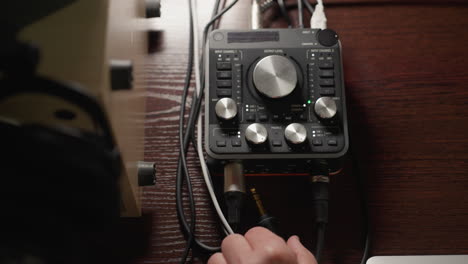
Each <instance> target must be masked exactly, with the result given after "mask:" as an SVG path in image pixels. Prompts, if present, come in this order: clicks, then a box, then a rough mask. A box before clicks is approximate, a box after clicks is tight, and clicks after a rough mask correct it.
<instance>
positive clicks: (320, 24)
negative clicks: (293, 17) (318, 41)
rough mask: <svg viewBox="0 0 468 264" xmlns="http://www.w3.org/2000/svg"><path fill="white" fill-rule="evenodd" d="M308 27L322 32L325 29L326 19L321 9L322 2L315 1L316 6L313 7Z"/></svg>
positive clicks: (322, 8)
mask: <svg viewBox="0 0 468 264" xmlns="http://www.w3.org/2000/svg"><path fill="white" fill-rule="evenodd" d="M310 27H311V28H318V29H322V30H323V29H326V28H327V17H326V16H325V10H324V7H323V1H322V0H317V5H316V6H315V10H314V13H313V14H312V17H311V18H310Z"/></svg>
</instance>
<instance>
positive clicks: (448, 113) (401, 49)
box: [137, 0, 468, 264]
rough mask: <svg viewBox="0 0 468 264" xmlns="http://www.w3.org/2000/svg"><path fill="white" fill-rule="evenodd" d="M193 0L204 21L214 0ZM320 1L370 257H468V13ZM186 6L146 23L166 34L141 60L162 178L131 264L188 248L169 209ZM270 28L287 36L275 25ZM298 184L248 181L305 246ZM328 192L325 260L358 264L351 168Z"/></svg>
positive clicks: (146, 195)
mask: <svg viewBox="0 0 468 264" xmlns="http://www.w3.org/2000/svg"><path fill="white" fill-rule="evenodd" d="M199 2H200V4H199V5H200V6H199V11H200V13H201V16H202V21H206V19H207V17H208V16H209V14H210V13H211V5H212V2H213V1H205V0H203V1H199ZM288 2H290V3H293V2H295V1H288ZM327 2H330V4H329V5H327V6H326V7H327V8H326V12H327V16H328V25H329V27H330V28H332V29H334V30H335V31H337V32H338V33H339V35H340V37H341V40H342V45H343V54H344V58H343V61H344V72H345V81H346V89H347V91H346V92H347V102H348V111H349V119H350V122H351V123H352V127H351V128H352V130H353V131H354V134H355V135H356V140H355V142H353V147H354V148H356V150H357V152H358V156H359V159H360V160H361V163H362V165H363V168H364V169H363V174H364V177H365V178H366V185H367V190H368V196H369V202H370V213H371V224H372V230H373V235H372V240H373V245H372V251H371V254H372V255H403V254H468V136H467V135H468V132H467V131H468V84H467V82H468V66H467V63H468V48H467V47H468V4H464V2H463V1H411V2H410V1H372V0H367V1H357V0H355V1H353V0H341V1H339V0H334V1H332V0H330V1H325V3H327ZM186 3H187V1H186V0H171V1H163V10H162V12H163V13H162V18H161V19H156V20H155V21H154V25H153V27H154V28H156V29H159V30H162V31H163V32H162V34H161V35H160V37H161V38H160V39H159V41H158V43H153V44H154V46H155V47H154V51H155V52H154V53H153V54H152V55H150V56H148V58H147V60H146V61H144V62H143V63H144V64H145V68H146V72H145V74H146V75H147V77H146V78H147V80H146V81H147V87H148V89H147V92H146V96H147V98H148V99H147V102H148V106H147V113H146V136H147V137H146V140H145V145H146V146H145V157H146V158H145V159H146V160H148V161H155V162H157V166H158V178H157V185H156V186H155V187H147V188H145V189H144V192H143V210H144V213H145V214H146V215H147V217H149V218H151V219H152V220H151V223H152V228H151V230H150V232H151V245H150V248H149V249H150V250H149V251H148V254H147V256H146V257H145V258H142V259H140V260H138V261H137V263H178V260H179V258H180V256H181V254H182V250H183V248H184V245H185V240H184V239H183V237H182V235H181V233H180V230H179V226H178V222H177V217H176V211H175V173H176V165H177V152H178V138H177V129H178V125H177V124H178V113H179V104H180V95H181V93H182V87H183V78H184V75H185V67H186V61H187V44H188V21H187V19H188V17H187V12H188V10H187V6H186ZM249 3H250V1H246V0H242V1H240V3H239V4H238V6H237V7H236V8H235V9H234V10H232V12H230V13H229V14H228V15H227V16H226V17H225V18H224V19H223V21H222V23H221V27H222V28H248V17H249V12H250V7H249ZM291 15H295V11H294V10H292V11H291ZM272 17H275V15H272ZM308 17H309V14H308V13H306V18H307V19H308ZM306 21H307V20H306ZM201 24H203V23H201ZM266 24H268V25H269V26H271V27H284V21H282V20H281V19H280V18H278V19H276V20H275V21H274V22H272V23H266ZM308 24H309V23H308V22H307V23H306V26H308ZM190 161H191V172H192V175H193V181H194V187H195V191H196V203H197V213H198V225H197V229H198V230H197V232H198V236H199V238H200V239H201V240H203V241H206V242H207V243H209V244H212V245H217V244H218V243H219V241H220V240H219V233H218V231H217V228H216V219H215V218H214V217H213V213H212V210H211V205H210V201H209V199H208V196H207V193H206V190H205V188H204V184H203V182H202V179H201V176H200V172H199V170H198V165H197V163H196V162H195V160H194V156H193V155H190ZM302 181H303V179H302V178H297V177H277V178H267V177H263V178H254V177H252V178H249V179H248V184H249V185H252V186H255V187H256V188H257V189H258V191H259V192H260V194H261V195H262V196H263V199H264V203H265V206H266V207H267V209H268V210H269V211H270V213H271V214H273V215H275V216H277V217H278V218H279V219H280V220H281V223H282V224H281V227H282V229H283V230H284V232H285V233H287V234H297V235H299V236H300V237H301V238H302V241H303V242H304V243H305V244H306V245H307V246H308V247H309V248H312V246H313V244H314V240H315V238H314V231H313V222H312V221H313V220H312V216H311V214H310V211H311V207H310V205H309V203H308V202H307V201H306V200H305V199H307V193H306V192H305V191H304V190H302V189H301V187H300V186H301V182H302ZM331 195H332V199H331V201H330V208H331V212H330V218H331V222H330V224H329V227H328V233H327V238H326V240H327V243H326V251H325V256H324V263H350V264H354V263H358V260H359V259H360V257H361V254H362V250H361V244H362V243H361V242H362V237H361V236H360V234H361V233H360V232H361V229H360V211H359V210H360V209H359V204H358V200H357V194H356V185H355V181H354V179H353V178H352V177H351V175H350V167H349V166H348V167H347V168H346V169H345V171H344V172H343V173H342V174H340V175H338V176H335V177H333V180H332V184H331Z"/></svg>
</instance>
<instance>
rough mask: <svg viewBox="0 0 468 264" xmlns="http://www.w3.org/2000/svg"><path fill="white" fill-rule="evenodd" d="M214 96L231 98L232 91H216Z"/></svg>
mask: <svg viewBox="0 0 468 264" xmlns="http://www.w3.org/2000/svg"><path fill="white" fill-rule="evenodd" d="M216 95H217V96H218V97H231V96H232V91H231V90H230V89H217V90H216Z"/></svg>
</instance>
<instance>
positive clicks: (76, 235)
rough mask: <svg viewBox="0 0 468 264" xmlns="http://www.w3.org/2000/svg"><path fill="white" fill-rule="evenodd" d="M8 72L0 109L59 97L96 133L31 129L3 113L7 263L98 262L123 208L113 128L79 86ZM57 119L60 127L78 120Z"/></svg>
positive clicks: (60, 115)
mask: <svg viewBox="0 0 468 264" xmlns="http://www.w3.org/2000/svg"><path fill="white" fill-rule="evenodd" d="M4 61H5V60H4ZM4 61H3V62H4ZM5 65H7V64H5V63H2V64H0V66H5ZM7 66H8V65H7ZM4 69H5V67H3V68H2V67H0V73H2V72H3V73H5V72H6V73H7V74H0V104H1V102H4V101H5V100H7V99H8V100H10V99H12V98H15V96H20V95H28V94H40V95H45V96H48V97H53V98H54V99H58V100H62V101H64V102H66V103H69V104H72V105H74V106H77V107H78V108H79V109H80V110H81V111H82V112H84V113H86V114H87V115H88V116H89V118H90V119H91V120H92V121H93V124H94V127H95V130H94V131H84V130H83V129H79V128H76V127H72V126H66V125H63V124H64V123H66V122H57V123H56V124H41V123H31V122H29V123H28V122H23V120H17V119H15V118H11V117H10V116H9V115H8V113H1V112H0V263H10V262H11V263H25V264H26V263H51V264H52V263H94V261H97V259H99V258H97V257H96V256H97V255H99V254H100V253H102V252H99V250H98V249H99V248H101V246H102V245H100V243H103V241H105V237H106V236H107V235H108V234H109V232H112V226H113V224H114V223H116V221H117V220H118V218H119V212H120V207H121V202H120V196H119V178H120V174H121V171H122V161H121V157H120V154H119V151H118V148H117V146H116V143H115V140H114V137H113V135H112V132H111V129H110V124H109V121H108V119H107V117H106V115H105V113H104V111H103V110H102V108H101V106H100V104H99V103H98V102H97V100H96V99H95V98H94V97H93V96H91V95H89V94H88V93H87V92H86V91H85V90H84V89H82V88H80V87H78V86H76V85H71V84H64V83H60V82H57V81H53V80H49V79H46V78H43V77H39V76H36V75H35V74H34V73H32V74H30V72H29V73H21V72H18V71H17V70H18V69H21V67H15V71H14V72H11V71H9V70H4ZM10 70H11V69H10ZM15 107H16V106H15ZM17 107H26V108H28V107H31V106H25V105H18V106H17ZM28 110H29V111H30V112H31V113H33V111H35V110H37V109H28ZM54 114H55V118H57V119H58V120H60V119H71V118H74V115H75V113H73V112H72V111H67V110H64V109H58V111H57V112H55V113H54ZM104 234H106V235H104ZM34 261H36V262H34ZM37 261H42V262H37Z"/></svg>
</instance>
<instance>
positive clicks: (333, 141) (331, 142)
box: [327, 139, 338, 146]
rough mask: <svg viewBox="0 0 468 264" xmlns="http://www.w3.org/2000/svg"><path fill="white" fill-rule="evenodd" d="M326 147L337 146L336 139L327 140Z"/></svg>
mask: <svg viewBox="0 0 468 264" xmlns="http://www.w3.org/2000/svg"><path fill="white" fill-rule="evenodd" d="M327 144H328V146H336V145H338V142H336V139H329V140H328V141H327Z"/></svg>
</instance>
